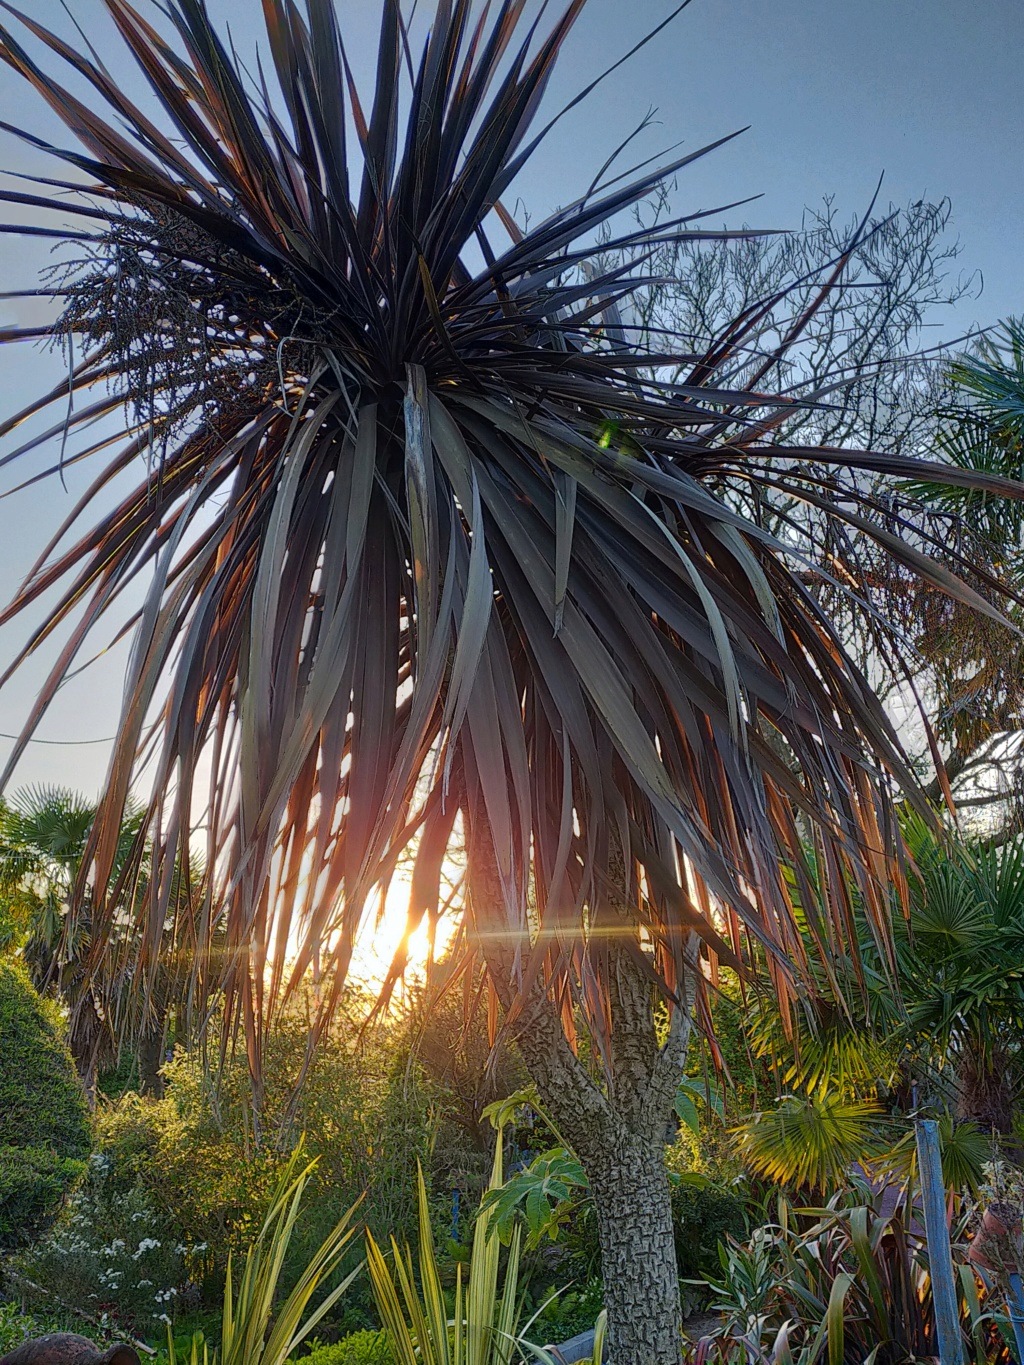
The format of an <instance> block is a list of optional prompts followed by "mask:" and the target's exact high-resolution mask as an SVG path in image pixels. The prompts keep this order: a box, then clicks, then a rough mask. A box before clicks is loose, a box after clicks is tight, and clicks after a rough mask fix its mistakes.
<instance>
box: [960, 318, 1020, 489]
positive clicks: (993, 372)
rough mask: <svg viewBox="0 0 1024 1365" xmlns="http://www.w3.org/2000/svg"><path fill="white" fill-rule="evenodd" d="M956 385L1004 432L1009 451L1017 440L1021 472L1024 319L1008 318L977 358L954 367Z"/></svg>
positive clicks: (981, 347)
mask: <svg viewBox="0 0 1024 1365" xmlns="http://www.w3.org/2000/svg"><path fill="white" fill-rule="evenodd" d="M952 379H953V382H954V384H955V385H956V386H957V387H958V388H959V389H961V390H962V391H963V392H964V393H966V394H967V395H968V396H969V397H970V398H971V399H972V400H973V401H974V404H975V405H976V407H977V409H978V410H979V412H980V413H981V414H982V416H983V417H984V418H985V421H986V422H987V424H988V426H989V427H990V428H991V429H994V430H996V431H998V432H1002V433H1003V434H1004V436H1005V437H1006V438H1008V439H1007V442H1006V445H1007V449H1008V450H1009V449H1010V447H1011V444H1012V442H1013V441H1014V440H1015V441H1016V457H1017V461H1018V469H1019V467H1020V461H1021V459H1022V458H1024V457H1022V450H1021V443H1022V442H1024V319H1021V318H1012V317H1011V318H1007V320H1006V321H1005V322H1003V323H1002V324H1001V325H1000V326H999V327H998V328H997V329H996V331H995V332H994V334H990V335H988V336H986V337H984V338H983V339H982V340H981V342H979V344H978V345H977V347H976V350H975V353H974V354H973V355H968V356H964V357H963V358H962V359H961V360H959V361H958V362H957V364H956V365H955V366H954V367H953V373H952Z"/></svg>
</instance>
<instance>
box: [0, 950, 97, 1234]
mask: <svg viewBox="0 0 1024 1365" xmlns="http://www.w3.org/2000/svg"><path fill="white" fill-rule="evenodd" d="M89 1148H90V1132H89V1110H88V1106H87V1105H86V1101H85V1094H84V1092H83V1090H82V1086H81V1084H80V1082H79V1080H78V1077H77V1076H76V1074H75V1068H74V1064H73V1062H72V1060H71V1056H70V1054H69V1052H68V1050H67V1047H66V1045H65V1044H64V1042H63V1040H62V1038H61V1030H60V1023H59V1020H58V1018H57V1016H56V1013H55V1011H54V1010H53V1009H52V1008H51V1007H50V1006H48V1004H47V1002H45V1001H44V1000H42V999H41V997H40V996H39V994H38V992H37V991H36V990H35V989H34V987H33V986H32V983H31V982H30V980H29V978H28V974H27V973H26V972H25V970H24V968H23V967H22V966H21V965H20V964H19V963H18V962H16V961H14V960H11V959H0V1250H11V1249H12V1248H14V1247H16V1246H20V1245H22V1244H24V1243H25V1242H28V1241H31V1240H32V1238H34V1237H35V1236H37V1235H38V1234H39V1233H40V1232H41V1231H42V1230H43V1228H44V1227H45V1226H46V1224H47V1222H48V1221H49V1220H51V1219H52V1218H53V1216H54V1215H55V1214H56V1212H57V1210H58V1209H59V1208H60V1205H61V1203H62V1201H63V1199H64V1197H65V1195H66V1194H67V1192H68V1190H69V1189H70V1187H71V1185H72V1184H73V1183H74V1181H75V1180H76V1179H77V1177H78V1176H79V1175H80V1174H81V1172H82V1170H83V1169H84V1165H85V1161H86V1159H87V1157H88V1155H89Z"/></svg>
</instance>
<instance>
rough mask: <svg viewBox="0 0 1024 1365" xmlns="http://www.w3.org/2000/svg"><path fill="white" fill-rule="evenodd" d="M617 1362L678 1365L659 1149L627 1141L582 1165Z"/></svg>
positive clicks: (671, 1250)
mask: <svg viewBox="0 0 1024 1365" xmlns="http://www.w3.org/2000/svg"><path fill="white" fill-rule="evenodd" d="M587 1174H588V1175H589V1177H590V1187H591V1190H592V1191H593V1195H594V1204H595V1207H596V1209H597V1224H598V1230H599V1233H600V1239H601V1268H602V1270H603V1273H604V1301H605V1307H606V1308H607V1310H608V1322H609V1326H610V1328H611V1331H610V1337H609V1343H608V1354H609V1357H610V1358H611V1360H612V1361H614V1362H615V1365H619V1362H622V1365H640V1362H641V1361H644V1362H648V1361H649V1362H652V1365H653V1362H657V1365H662V1362H664V1363H665V1365H677V1362H678V1361H679V1358H680V1344H681V1339H680V1324H681V1320H682V1313H681V1307H680V1302H679V1278H678V1272H677V1269H676V1253H675V1239H674V1237H673V1233H672V1204H671V1199H670V1196H669V1183H668V1173H667V1172H666V1169H665V1160H664V1149H660V1150H659V1149H657V1148H656V1147H655V1146H654V1145H652V1144H651V1143H647V1142H643V1141H642V1140H640V1139H638V1138H635V1137H630V1138H629V1139H627V1140H626V1141H625V1142H623V1143H622V1145H621V1146H620V1147H619V1148H618V1149H617V1150H615V1151H611V1152H608V1153H605V1154H604V1155H603V1158H602V1159H601V1160H598V1161H594V1160H591V1161H590V1162H589V1163H588V1164H587Z"/></svg>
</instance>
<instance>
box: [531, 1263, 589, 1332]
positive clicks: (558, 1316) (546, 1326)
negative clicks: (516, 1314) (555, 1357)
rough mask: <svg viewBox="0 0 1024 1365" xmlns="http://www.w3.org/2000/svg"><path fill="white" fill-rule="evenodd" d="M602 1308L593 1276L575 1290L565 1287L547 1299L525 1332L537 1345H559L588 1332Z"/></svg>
mask: <svg viewBox="0 0 1024 1365" xmlns="http://www.w3.org/2000/svg"><path fill="white" fill-rule="evenodd" d="M603 1307H604V1289H603V1287H602V1284H601V1281H600V1280H599V1279H598V1278H597V1277H596V1276H595V1278H594V1279H592V1280H588V1281H587V1283H586V1284H585V1285H582V1286H581V1287H580V1288H578V1289H566V1290H564V1291H562V1292H561V1293H559V1294H558V1295H557V1297H555V1298H552V1299H550V1300H549V1301H548V1302H547V1303H546V1304H545V1306H544V1307H543V1308H542V1309H541V1311H540V1312H539V1313H538V1314H537V1316H536V1318H535V1319H534V1321H533V1322H532V1323H531V1324H530V1327H529V1330H528V1331H527V1333H526V1335H527V1338H528V1339H529V1340H530V1341H533V1342H536V1343H537V1344H538V1345H540V1346H546V1345H549V1344H550V1345H552V1346H558V1345H559V1344H560V1343H561V1342H563V1341H570V1340H571V1339H572V1338H573V1337H575V1336H579V1334H580V1333H581V1332H589V1331H590V1329H591V1328H592V1327H593V1326H594V1324H595V1323H596V1322H597V1319H598V1317H599V1315H600V1313H601V1309H602V1308H603Z"/></svg>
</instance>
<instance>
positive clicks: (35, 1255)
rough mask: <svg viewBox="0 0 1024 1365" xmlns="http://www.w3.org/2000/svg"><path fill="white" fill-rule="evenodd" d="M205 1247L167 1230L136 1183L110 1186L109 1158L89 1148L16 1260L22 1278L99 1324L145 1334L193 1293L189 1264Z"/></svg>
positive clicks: (167, 1319) (171, 1315) (170, 1318)
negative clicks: (45, 1229) (41, 1231)
mask: <svg viewBox="0 0 1024 1365" xmlns="http://www.w3.org/2000/svg"><path fill="white" fill-rule="evenodd" d="M205 1250H206V1248H205V1247H204V1246H202V1245H201V1244H199V1245H194V1246H193V1245H185V1244H183V1243H181V1242H179V1241H177V1240H176V1239H175V1238H174V1237H173V1236H172V1235H169V1234H168V1232H167V1230H166V1227H165V1224H164V1223H163V1221H162V1220H161V1218H160V1215H159V1214H158V1212H157V1210H156V1209H155V1207H154V1205H153V1203H152V1201H151V1199H150V1198H149V1196H148V1195H147V1194H146V1193H145V1192H144V1191H143V1190H141V1189H140V1188H139V1187H138V1186H135V1187H133V1188H131V1189H130V1190H128V1191H127V1193H123V1192H122V1190H121V1189H120V1188H115V1187H114V1182H113V1180H112V1162H111V1159H110V1157H109V1156H106V1155H104V1154H103V1153H95V1154H94V1155H93V1156H91V1157H90V1158H89V1164H88V1170H87V1172H86V1176H85V1179H84V1181H83V1183H82V1185H81V1186H80V1188H79V1189H78V1190H77V1191H76V1193H75V1194H74V1195H73V1196H72V1198H71V1201H70V1203H69V1205H68V1208H67V1210H66V1212H65V1214H64V1216H63V1217H62V1218H61V1219H60V1221H59V1222H58V1223H57V1225H56V1226H55V1227H54V1228H53V1230H52V1231H51V1232H50V1234H49V1235H48V1236H47V1237H46V1238H44V1239H43V1240H42V1241H41V1242H39V1243H38V1244H37V1245H36V1246H35V1247H33V1248H32V1249H31V1251H28V1252H26V1253H24V1254H23V1255H22V1257H21V1258H20V1261H19V1263H18V1264H19V1267H20V1268H21V1269H22V1271H23V1273H24V1275H25V1276H26V1277H27V1278H28V1279H29V1280H32V1281H34V1282H36V1283H37V1284H39V1285H41V1286H42V1287H43V1288H44V1289H46V1288H50V1287H52V1289H53V1292H54V1293H55V1294H56V1295H57V1296H58V1297H59V1298H60V1299H62V1300H63V1301H64V1302H69V1303H73V1304H75V1305H77V1306H79V1307H81V1308H84V1309H87V1310H88V1311H89V1312H91V1313H93V1314H94V1315H95V1316H96V1317H97V1318H98V1319H99V1321H100V1323H101V1324H106V1323H107V1322H110V1323H112V1324H118V1325H120V1326H124V1327H130V1328H132V1329H133V1330H134V1331H137V1332H139V1333H140V1334H153V1333H154V1332H155V1331H159V1330H160V1327H161V1325H166V1324H168V1323H170V1322H172V1321H173V1319H174V1317H175V1314H176V1312H177V1311H178V1309H179V1307H181V1306H182V1300H183V1299H184V1300H186V1301H188V1300H190V1299H191V1298H193V1297H194V1290H193V1289H192V1286H191V1283H190V1279H189V1267H190V1264H191V1263H192V1262H193V1261H195V1260H196V1259H197V1258H199V1257H201V1255H202V1254H203V1252H204V1251H205Z"/></svg>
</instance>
